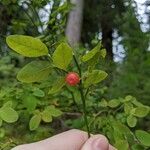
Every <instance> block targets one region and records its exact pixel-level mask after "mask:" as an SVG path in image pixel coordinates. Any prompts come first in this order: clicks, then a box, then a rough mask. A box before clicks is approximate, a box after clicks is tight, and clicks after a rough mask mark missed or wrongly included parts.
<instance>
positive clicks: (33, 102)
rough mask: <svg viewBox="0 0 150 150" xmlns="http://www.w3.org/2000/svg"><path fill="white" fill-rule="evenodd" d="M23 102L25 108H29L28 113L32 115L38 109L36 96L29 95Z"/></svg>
mask: <svg viewBox="0 0 150 150" xmlns="http://www.w3.org/2000/svg"><path fill="white" fill-rule="evenodd" d="M23 102H24V103H23V104H24V106H25V107H26V108H27V111H28V112H29V113H32V112H33V111H34V110H35V109H36V106H37V102H38V100H37V99H36V97H35V96H33V95H28V96H26V97H25V98H24V100H23Z"/></svg>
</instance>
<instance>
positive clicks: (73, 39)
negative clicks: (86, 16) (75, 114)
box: [66, 0, 83, 46]
mask: <svg viewBox="0 0 150 150" xmlns="http://www.w3.org/2000/svg"><path fill="white" fill-rule="evenodd" d="M71 3H72V4H73V5H74V6H73V8H72V10H71V11H70V13H69V16H68V22H67V27H66V37H67V39H68V42H69V44H70V45H71V46H76V45H78V44H79V42H80V38H81V27H82V18H83V0H71Z"/></svg>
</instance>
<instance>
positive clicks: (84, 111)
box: [79, 81, 90, 137]
mask: <svg viewBox="0 0 150 150" xmlns="http://www.w3.org/2000/svg"><path fill="white" fill-rule="evenodd" d="M79 90H80V94H81V100H82V103H83V115H84V121H85V125H86V128H87V132H88V137H90V128H89V125H88V119H87V111H86V101H85V97H84V93H83V87H82V81H80V85H79Z"/></svg>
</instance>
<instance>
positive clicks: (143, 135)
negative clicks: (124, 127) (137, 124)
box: [135, 130, 150, 146]
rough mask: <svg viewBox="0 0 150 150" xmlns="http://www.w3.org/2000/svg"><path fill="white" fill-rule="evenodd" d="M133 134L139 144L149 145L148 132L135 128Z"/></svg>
mask: <svg viewBox="0 0 150 150" xmlns="http://www.w3.org/2000/svg"><path fill="white" fill-rule="evenodd" d="M135 135H136V137H137V139H138V140H139V141H140V143H141V144H143V145H144V146H150V134H149V133H148V132H146V131H143V130H136V132H135Z"/></svg>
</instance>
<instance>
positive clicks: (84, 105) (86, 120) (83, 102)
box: [73, 55, 90, 137]
mask: <svg viewBox="0 0 150 150" xmlns="http://www.w3.org/2000/svg"><path fill="white" fill-rule="evenodd" d="M73 58H74V61H75V63H76V65H77V68H78V71H79V75H80V77H82V72H81V68H80V66H79V64H78V61H77V59H76V57H75V55H73ZM79 91H80V95H81V100H82V104H83V117H84V121H85V125H86V128H87V132H88V137H90V128H89V125H88V119H87V110H86V100H85V95H84V92H83V83H82V80H80V83H79Z"/></svg>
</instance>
